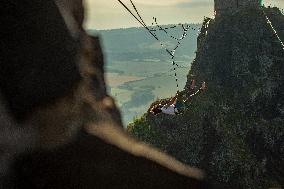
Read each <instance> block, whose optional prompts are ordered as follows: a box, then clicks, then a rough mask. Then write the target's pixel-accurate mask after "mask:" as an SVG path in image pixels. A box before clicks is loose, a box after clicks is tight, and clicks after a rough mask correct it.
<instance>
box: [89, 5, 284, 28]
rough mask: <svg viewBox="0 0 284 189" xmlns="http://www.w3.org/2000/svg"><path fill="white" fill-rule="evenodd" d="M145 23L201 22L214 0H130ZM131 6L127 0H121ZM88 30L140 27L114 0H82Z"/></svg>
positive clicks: (211, 13) (209, 12)
mask: <svg viewBox="0 0 284 189" xmlns="http://www.w3.org/2000/svg"><path fill="white" fill-rule="evenodd" d="M132 1H133V2H134V3H135V5H136V6H137V8H138V10H139V11H140V14H141V15H142V17H143V18H144V20H145V22H146V23H147V24H148V25H150V24H151V23H152V17H153V16H155V17H157V19H158V23H159V24H176V23H201V22H202V20H203V17H204V16H207V17H213V11H214V0H132ZM122 2H124V3H125V4H127V5H128V7H131V4H129V0H122ZM263 2H264V3H265V5H269V4H271V5H275V6H278V7H280V8H281V9H283V8H284V0H263ZM85 3H86V5H87V6H86V7H87V21H86V23H85V25H86V28H88V29H113V28H127V27H133V26H140V25H139V24H138V23H137V21H136V20H135V19H134V18H133V17H132V16H131V15H130V14H129V13H128V12H126V11H125V9H124V8H123V7H122V6H121V5H120V4H119V3H118V1H117V0H85Z"/></svg>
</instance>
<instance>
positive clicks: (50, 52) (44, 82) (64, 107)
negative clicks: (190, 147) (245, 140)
mask: <svg viewBox="0 0 284 189" xmlns="http://www.w3.org/2000/svg"><path fill="white" fill-rule="evenodd" d="M1 4H2V5H1V7H0V14H1V16H0V21H1V22H0V23H1V33H0V41H1V42H0V52H1V57H0V93H1V96H2V101H1V102H0V107H1V109H0V110H1V112H4V113H3V114H1V115H2V117H1V120H2V121H1V126H0V127H1V130H2V131H5V132H2V134H3V133H5V135H6V136H5V137H4V136H2V137H1V139H0V148H1V152H4V153H3V154H0V156H1V159H3V158H5V159H6V161H5V162H4V163H2V164H1V166H2V167H4V166H6V168H5V170H4V168H3V169H2V167H0V168H1V172H0V182H1V183H0V184H1V188H52V189H54V188H61V189H62V188H69V189H70V188H90V189H91V188H92V189H93V188H160V187H162V188H172V187H173V186H175V188H205V187H206V186H205V185H204V183H203V181H202V179H203V178H204V174H203V172H202V171H200V170H198V169H195V168H191V167H189V166H186V165H184V164H182V163H181V162H179V161H177V160H175V159H174V158H172V157H170V156H168V155H166V154H164V153H162V152H159V151H157V150H155V149H153V148H151V147H149V146H147V145H145V144H143V143H140V142H138V141H136V140H134V139H132V138H131V137H130V136H128V135H127V134H126V133H125V132H124V131H123V129H122V124H121V119H120V113H119V111H118V109H117V108H116V105H115V103H114V100H113V99H112V98H111V97H109V96H108V95H107V93H106V86H105V82H104V68H103V66H104V63H103V54H102V51H101V48H100V43H99V40H98V39H97V38H95V37H91V36H88V35H87V34H86V32H85V31H84V30H83V27H82V24H83V20H84V12H83V11H84V8H83V3H82V2H81V0H69V1H67V0H66V1H65V0H57V1H56V2H54V1H53V0H13V1H11V0H4V2H2V3H1ZM2 109H3V111H2ZM3 135H4V134H3ZM8 154H9V155H8ZM9 167H10V170H9ZM2 170H3V171H2Z"/></svg>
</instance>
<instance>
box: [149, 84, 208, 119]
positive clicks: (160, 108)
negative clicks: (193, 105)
mask: <svg viewBox="0 0 284 189" xmlns="http://www.w3.org/2000/svg"><path fill="white" fill-rule="evenodd" d="M194 88H196V86H195V80H192V83H191V86H190V89H194ZM205 88H206V83H205V82H203V83H202V85H201V87H200V89H199V90H197V91H196V92H195V93H193V94H191V95H190V96H189V98H191V97H193V96H195V95H197V94H199V93H200V92H201V91H204V90H205ZM179 98H181V97H180V92H179V91H178V92H177V93H176V95H175V96H174V97H173V98H172V99H171V100H170V101H169V102H168V103H167V104H165V105H162V104H158V105H155V106H154V107H152V108H151V110H150V112H151V113H152V114H154V115H158V114H160V113H164V114H168V115H178V114H181V113H182V112H183V111H184V109H186V104H185V103H186V102H187V101H188V100H189V98H188V99H186V100H183V99H179Z"/></svg>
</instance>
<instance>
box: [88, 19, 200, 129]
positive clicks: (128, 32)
mask: <svg viewBox="0 0 284 189" xmlns="http://www.w3.org/2000/svg"><path fill="white" fill-rule="evenodd" d="M170 26H172V25H165V26H162V27H170ZM190 26H191V28H194V29H195V30H193V29H192V30H190V31H189V32H188V36H187V37H186V38H185V39H184V40H183V41H182V44H181V46H180V48H179V49H178V50H177V51H176V60H177V62H178V63H179V65H180V67H179V68H178V70H177V72H178V77H179V84H180V86H181V87H183V86H184V85H185V83H186V75H187V73H188V69H189V68H190V65H191V62H192V61H193V59H194V57H195V52H196V49H197V42H196V39H197V35H198V29H199V28H200V27H201V25H200V24H190ZM168 32H169V33H170V34H171V35H173V36H176V37H180V36H181V35H182V30H181V27H180V26H179V27H177V28H174V29H172V30H170V31H168ZM89 33H91V34H93V35H94V34H99V35H100V36H101V38H102V42H103V46H104V54H105V58H106V61H107V64H106V68H107V69H106V70H107V75H106V78H107V81H108V87H109V88H108V91H109V92H110V93H111V94H112V95H113V96H114V97H115V99H116V100H117V102H118V105H119V107H120V109H121V111H122V116H123V120H124V123H125V125H127V124H128V123H129V122H131V121H132V120H133V119H134V117H138V116H141V115H143V114H144V112H145V111H147V109H148V107H149V106H150V105H151V103H152V102H153V101H154V100H156V99H157V98H166V97H167V96H168V95H172V94H174V93H175V90H176V84H175V79H174V72H173V69H172V68H173V67H172V63H171V57H169V55H168V53H166V51H165V50H164V49H161V46H160V44H159V43H158V42H157V41H156V40H155V39H154V38H153V37H152V36H151V35H150V34H149V33H148V32H147V31H146V30H145V29H144V28H126V29H113V30H100V31H95V30H91V31H89ZM156 33H157V35H158V36H159V38H160V40H161V41H162V42H163V43H164V44H166V45H167V47H169V48H172V47H173V46H174V45H175V43H176V41H174V40H172V39H171V38H169V37H167V36H166V35H165V34H164V33H163V32H161V31H159V32H156Z"/></svg>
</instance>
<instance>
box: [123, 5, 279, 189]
mask: <svg viewBox="0 0 284 189" xmlns="http://www.w3.org/2000/svg"><path fill="white" fill-rule="evenodd" d="M264 11H265V12H266V14H267V15H268V16H269V18H270V19H271V21H272V23H273V25H274V27H275V29H276V30H277V31H278V34H279V37H280V38H281V39H284V16H283V14H281V12H280V11H279V9H277V8H264ZM208 21H209V24H208ZM207 24H208V27H207ZM283 73H284V51H283V49H282V48H281V44H280V42H279V41H278V40H277V38H276V37H275V35H274V33H273V31H272V28H271V27H270V26H269V25H268V23H267V22H266V20H265V17H264V15H263V12H262V10H259V9H258V10H257V9H250V10H248V9H247V10H242V11H239V12H237V13H236V14H234V15H232V16H220V17H217V18H216V19H214V20H210V19H206V20H205V21H204V24H203V27H202V31H201V34H200V35H199V37H198V49H197V53H196V58H195V60H194V61H193V64H192V67H191V70H190V71H189V73H188V82H187V86H189V83H190V80H191V79H193V76H195V77H194V79H196V80H197V81H199V82H201V81H203V80H204V81H206V82H207V83H208V89H207V91H206V92H205V93H203V94H202V95H200V96H198V97H196V98H194V100H193V101H192V103H191V104H190V108H189V109H188V110H187V111H186V112H185V113H184V114H182V115H178V116H167V115H158V116H156V117H155V116H153V115H151V114H150V113H146V114H145V115H144V116H143V117H142V118H140V119H137V120H135V121H134V123H133V124H130V125H129V126H128V131H129V132H131V133H132V134H133V135H135V136H136V137H138V138H139V139H141V140H144V141H146V142H149V143H151V144H154V145H155V146H157V147H160V148H161V149H162V150H164V151H165V152H167V153H169V154H171V155H173V156H175V157H177V158H178V159H179V160H181V161H183V162H185V163H188V164H191V165H196V166H197V167H201V168H203V169H205V170H206V171H207V173H208V176H209V178H210V181H211V182H212V183H213V184H214V186H215V188H230V189H232V188H236V189H240V188H246V189H249V188H251V189H257V188H260V189H262V188H263V189H264V188H270V187H279V186H280V185H282V187H284V179H283V178H284V172H283V170H284V159H283V158H284V127H283V126H284V76H283ZM186 88H187V87H186ZM186 88H185V90H184V92H185V93H186V94H187V96H188V95H189V91H188V90H186ZM155 103H159V102H155Z"/></svg>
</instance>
